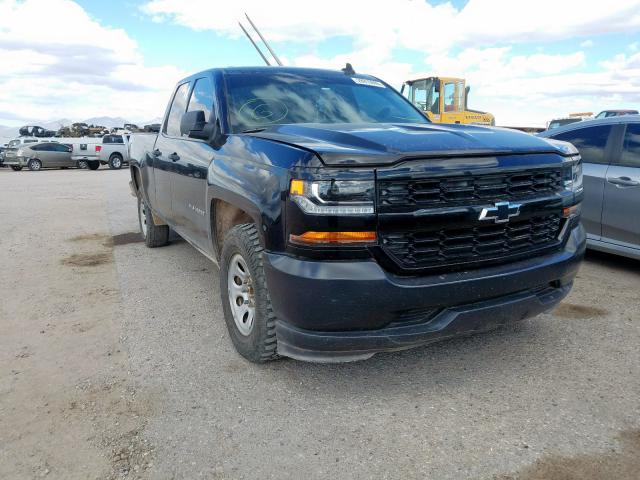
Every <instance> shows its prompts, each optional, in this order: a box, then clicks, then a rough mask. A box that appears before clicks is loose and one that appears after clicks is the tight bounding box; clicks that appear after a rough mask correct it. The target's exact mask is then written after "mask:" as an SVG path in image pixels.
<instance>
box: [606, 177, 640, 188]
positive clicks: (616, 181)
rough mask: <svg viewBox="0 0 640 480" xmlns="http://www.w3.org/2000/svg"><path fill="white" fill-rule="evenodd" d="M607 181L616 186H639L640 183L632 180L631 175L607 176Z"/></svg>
mask: <svg viewBox="0 0 640 480" xmlns="http://www.w3.org/2000/svg"><path fill="white" fill-rule="evenodd" d="M607 182H609V183H611V184H613V185H615V186H616V187H637V186H639V185H640V182H638V181H636V180H631V179H630V178H629V177H607Z"/></svg>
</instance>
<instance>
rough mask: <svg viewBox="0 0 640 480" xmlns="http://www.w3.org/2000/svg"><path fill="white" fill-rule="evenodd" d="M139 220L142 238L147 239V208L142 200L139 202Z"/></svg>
mask: <svg viewBox="0 0 640 480" xmlns="http://www.w3.org/2000/svg"><path fill="white" fill-rule="evenodd" d="M138 220H139V221H140V231H141V232H142V236H143V237H144V238H147V207H145V205H144V202H143V201H142V200H139V201H138Z"/></svg>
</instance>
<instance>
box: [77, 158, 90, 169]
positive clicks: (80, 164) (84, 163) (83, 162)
mask: <svg viewBox="0 0 640 480" xmlns="http://www.w3.org/2000/svg"><path fill="white" fill-rule="evenodd" d="M76 166H77V167H78V168H89V165H88V164H87V161H86V160H78V163H77V165H76Z"/></svg>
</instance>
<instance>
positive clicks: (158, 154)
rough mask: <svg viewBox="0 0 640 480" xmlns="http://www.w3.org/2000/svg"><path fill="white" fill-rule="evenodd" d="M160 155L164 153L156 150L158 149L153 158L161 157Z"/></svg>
mask: <svg viewBox="0 0 640 480" xmlns="http://www.w3.org/2000/svg"><path fill="white" fill-rule="evenodd" d="M160 155H162V152H161V151H160V150H158V149H157V148H156V149H155V150H154V151H153V156H154V157H159V156H160Z"/></svg>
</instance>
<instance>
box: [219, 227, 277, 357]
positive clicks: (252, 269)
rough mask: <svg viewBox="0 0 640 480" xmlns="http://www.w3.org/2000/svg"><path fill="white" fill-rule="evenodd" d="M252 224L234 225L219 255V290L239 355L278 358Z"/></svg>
mask: <svg viewBox="0 0 640 480" xmlns="http://www.w3.org/2000/svg"><path fill="white" fill-rule="evenodd" d="M262 251H263V248H262V246H261V245H260V241H259V240H258V231H257V230H256V227H255V225H253V224H243V225H237V226H235V227H233V228H232V229H231V230H230V231H229V233H228V234H227V236H226V238H225V240H224V245H223V247H222V255H221V259H220V294H221V296H222V309H223V311H224V320H225V323H226V324H227V329H228V330H229V336H230V337H231V341H232V342H233V345H234V346H235V347H236V350H237V351H238V353H240V355H242V356H243V357H245V358H246V359H247V360H250V361H252V362H255V363H263V362H266V361H269V360H274V359H276V358H278V355H277V339H276V317H275V315H274V313H273V309H272V307H271V298H270V297H269V291H268V289H267V282H266V279H265V274H264V267H263V263H262Z"/></svg>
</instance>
